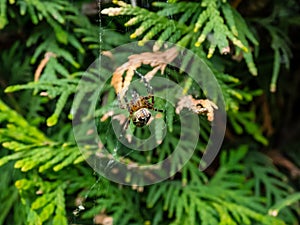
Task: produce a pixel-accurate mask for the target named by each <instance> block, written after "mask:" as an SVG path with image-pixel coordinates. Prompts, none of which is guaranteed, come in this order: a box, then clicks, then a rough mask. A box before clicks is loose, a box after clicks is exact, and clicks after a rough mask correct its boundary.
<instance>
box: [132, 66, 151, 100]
mask: <svg viewBox="0 0 300 225" xmlns="http://www.w3.org/2000/svg"><path fill="white" fill-rule="evenodd" d="M134 72H135V73H136V74H137V75H139V76H140V77H141V79H142V81H143V82H144V84H145V86H146V88H147V91H148V93H150V95H152V96H153V88H152V87H151V85H150V84H149V82H148V81H147V80H146V78H145V76H143V75H142V74H141V73H139V72H138V71H136V70H135V71H134Z"/></svg>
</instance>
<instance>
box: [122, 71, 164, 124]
mask: <svg viewBox="0 0 300 225" xmlns="http://www.w3.org/2000/svg"><path fill="white" fill-rule="evenodd" d="M135 72H136V73H137V74H138V75H139V76H140V77H141V78H142V80H143V82H144V84H145V86H146V88H147V90H148V92H149V94H148V96H139V95H138V94H137V93H136V92H134V93H133V95H132V100H131V101H130V102H129V103H128V100H127V98H126V96H125V95H124V100H125V103H126V104H125V105H122V104H121V99H120V96H119V95H118V100H119V106H120V108H122V109H125V108H127V110H128V112H129V117H128V119H127V121H126V123H125V126H124V129H127V128H128V124H129V122H130V120H132V122H133V124H134V125H135V126H137V127H143V126H145V125H147V123H148V121H149V120H150V118H151V112H150V110H154V111H158V112H163V111H162V110H159V109H155V108H154V96H153V93H152V87H151V86H150V84H149V83H148V82H147V81H146V79H145V78H144V76H142V75H141V74H140V73H138V72H137V71H135ZM150 100H151V102H150Z"/></svg>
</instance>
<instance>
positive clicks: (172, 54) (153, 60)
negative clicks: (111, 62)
mask: <svg viewBox="0 0 300 225" xmlns="http://www.w3.org/2000/svg"><path fill="white" fill-rule="evenodd" d="M177 55H178V51H177V49H176V48H175V47H173V48H170V49H167V50H166V51H157V52H143V53H141V54H134V55H131V56H129V57H128V61H127V62H126V63H124V64H123V65H121V66H119V67H118V68H116V70H115V71H114V73H113V77H112V80H111V85H112V86H113V87H114V89H115V92H116V93H117V94H122V93H125V92H126V90H127V89H128V86H129V85H130V82H131V80H132V78H133V76H134V71H135V70H136V69H137V68H139V67H141V66H142V65H143V64H144V65H150V66H151V67H152V68H153V69H152V70H151V71H149V72H148V73H147V74H146V75H145V78H146V80H147V81H150V80H151V79H152V77H153V76H154V75H155V74H156V73H157V72H158V71H159V70H160V71H161V73H162V74H163V73H164V70H165V68H166V66H167V65H168V64H169V63H170V62H172V61H173V60H174V59H175V58H176V57H177ZM124 73H125V74H126V75H125V78H124V80H123V74H124ZM122 97H123V96H120V98H122Z"/></svg>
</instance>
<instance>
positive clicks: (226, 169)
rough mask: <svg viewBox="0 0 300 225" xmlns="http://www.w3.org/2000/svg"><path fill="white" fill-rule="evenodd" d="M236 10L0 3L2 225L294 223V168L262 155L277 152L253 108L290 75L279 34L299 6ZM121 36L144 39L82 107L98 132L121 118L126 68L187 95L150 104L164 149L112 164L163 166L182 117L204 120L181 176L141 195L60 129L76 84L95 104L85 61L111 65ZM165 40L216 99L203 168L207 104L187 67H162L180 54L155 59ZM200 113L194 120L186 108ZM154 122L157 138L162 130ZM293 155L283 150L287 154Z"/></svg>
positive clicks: (211, 5)
mask: <svg viewBox="0 0 300 225" xmlns="http://www.w3.org/2000/svg"><path fill="white" fill-rule="evenodd" d="M244 2H249V1H246V0H244V1H227V0H201V1H177V0H172V1H166V2H147V4H146V3H145V2H143V1H138V2H136V1H135V0H132V1H131V2H123V1H115V0H114V1H113V2H105V1H98V4H95V2H93V1H88V0H85V1H66V0H52V1H45V0H9V1H7V0H0V31H1V33H0V58H1V60H0V75H1V77H0V85H1V90H4V91H1V92H0V144H1V145H0V170H1V173H0V180H1V182H0V192H1V195H0V201H1V204H0V209H1V213H0V225H1V224H16V225H21V224H29V225H42V224H45V225H47V224H54V225H66V224H107V225H108V224H117V225H122V224H123V225H128V224H132V225H133V224H136V225H142V224H145V225H146V224H147V225H148V224H149V225H150V224H151V225H164V224H166V225H167V224H172V225H196V224H197V225H198V224H199V225H200V224H201V225H240V224H243V225H247V224H249V225H250V224H263V225H270V224H274V225H285V224H286V225H290V224H299V221H298V217H299V207H300V205H299V199H300V194H299V191H300V189H299V187H297V182H295V180H297V179H299V177H300V169H299V167H300V162H299V160H298V161H297V159H295V160H290V161H288V160H286V159H285V160H286V161H288V162H286V161H284V162H285V164H281V167H280V166H279V167H277V165H276V164H274V163H273V162H274V161H272V159H273V160H274V157H273V158H272V155H267V154H265V151H266V150H267V149H271V148H272V147H271V146H274V145H275V144H276V142H274V140H273V139H272V136H271V134H274V132H276V131H274V130H272V129H273V127H272V122H271V120H272V119H273V118H272V116H274V114H272V113H271V112H270V109H269V111H268V107H267V105H268V104H271V103H269V102H268V101H267V100H265V101H264V106H263V107H262V108H263V110H264V111H263V112H265V113H269V114H264V115H263V118H262V117H261V116H260V115H258V113H257V112H261V111H260V105H259V104H260V103H259V100H257V99H266V95H269V94H270V92H276V91H277V89H278V88H277V83H278V84H279V85H280V79H278V78H279V77H280V76H279V75H280V74H281V72H282V71H283V70H284V69H285V71H288V69H291V68H292V66H291V62H292V61H291V60H292V58H291V57H292V53H293V49H292V47H291V44H290V43H291V41H290V39H289V31H290V28H291V27H292V26H298V28H299V26H300V23H299V21H300V20H299V11H300V5H299V2H297V1H295V0H288V1H287V4H284V5H282V3H280V1H275V0H274V1H261V2H262V3H261V4H257V1H252V3H250V5H251V4H252V5H251V7H250V6H248V7H249V10H250V8H251V9H252V10H253V8H254V11H255V10H256V9H257V11H259V10H262V12H264V13H266V14H263V15H261V14H260V13H257V14H255V13H254V14H253V15H251V16H249V17H247V16H246V15H247V13H243V12H244V11H243V9H245V5H244V6H243V3H244ZM250 2H251V1H250ZM150 3H151V4H150ZM136 4H137V6H136ZM256 4H257V5H256ZM263 4H265V8H263V9H260V7H261V5H263ZM246 6H247V4H246ZM243 7H244V8H243ZM255 7H257V8H255ZM267 7H269V9H270V10H266V8H267ZM83 9H85V10H83ZM86 10H90V13H87V12H86ZM270 11H271V12H270ZM82 12H85V14H83V13H82ZM97 21H98V22H97ZM99 21H100V22H99ZM283 28H284V29H283ZM298 35H299V34H298ZM132 40H137V41H138V45H139V46H143V45H145V44H146V43H147V42H148V41H150V40H153V41H154V42H155V44H154V47H153V49H152V50H153V51H152V52H143V53H141V54H132V55H131V56H130V57H129V58H128V61H127V62H124V64H123V65H119V67H117V68H116V70H114V71H113V74H111V75H112V79H111V80H110V82H109V83H108V84H107V85H106V86H105V88H104V91H103V93H102V95H103V96H102V97H103V99H105V100H101V101H100V102H99V106H98V107H97V108H96V110H95V109H92V108H89V109H88V111H89V112H90V114H89V116H91V117H96V120H97V123H99V124H101V126H99V127H100V128H99V129H101V127H102V129H103V127H104V128H108V127H109V126H110V125H111V121H112V120H117V121H118V122H119V123H120V124H123V123H124V121H125V120H126V118H127V117H125V116H123V115H121V114H118V113H119V111H120V109H119V108H118V107H116V105H117V104H118V93H119V92H120V91H121V90H122V89H123V88H128V87H129V85H130V84H131V83H132V82H133V81H134V80H135V73H134V71H135V70H139V71H143V72H144V73H143V74H145V79H147V80H148V81H149V80H151V79H152V78H153V77H154V76H159V75H157V74H160V75H161V76H164V77H167V78H168V79H170V80H172V81H174V82H176V83H178V84H179V85H180V86H181V87H183V92H184V93H185V94H187V95H186V96H187V97H186V98H181V99H179V100H178V104H177V105H176V106H172V105H171V104H169V103H168V102H166V101H164V100H157V102H156V103H155V104H157V105H158V107H159V108H160V109H163V110H162V112H161V113H160V114H157V115H156V117H155V119H157V118H163V119H164V120H165V126H166V127H167V130H168V133H167V136H166V137H167V138H166V140H165V141H164V140H163V134H162V133H160V132H157V134H156V137H155V140H156V143H158V144H161V147H160V151H159V152H155V153H151V152H141V153H132V152H131V151H130V149H126V148H124V151H127V153H126V155H125V156H128V158H125V157H124V159H123V158H122V159H123V160H124V161H126V163H128V165H133V162H136V161H137V162H140V163H151V162H158V161H160V160H162V159H164V158H166V157H167V156H168V155H169V154H170V153H171V151H172V149H174V148H175V146H176V144H177V143H178V137H179V134H180V126H179V125H180V124H179V123H178V120H179V119H178V114H179V112H180V111H181V110H185V109H189V110H191V111H192V112H194V113H195V114H199V118H200V121H201V123H203V128H201V131H200V132H199V140H201V142H199V143H198V144H197V146H196V149H195V152H194V154H193V156H192V158H191V159H190V160H189V161H188V163H187V164H185V166H184V167H183V168H182V169H181V171H180V172H178V173H176V174H175V175H174V176H172V177H171V178H170V179H168V180H166V181H163V182H160V183H157V184H154V185H150V186H145V187H140V186H134V185H133V186H124V185H119V184H116V183H114V182H112V181H110V180H108V179H106V178H104V177H101V176H100V175H98V174H97V173H95V172H94V171H93V169H92V168H91V167H90V166H89V165H88V164H87V163H86V161H85V160H84V157H83V156H82V152H81V151H80V150H79V148H78V146H77V143H76V140H75V138H74V135H73V129H72V120H73V119H74V117H75V116H76V113H77V112H78V111H80V102H79V101H78V102H76V100H75V101H73V100H74V99H73V97H74V95H75V94H76V92H77V90H78V85H79V83H80V80H81V78H82V77H83V76H85V78H86V80H85V82H86V83H87V84H88V88H87V89H88V90H83V93H84V94H83V95H82V96H79V99H80V98H84V97H85V96H89V98H90V99H91V98H96V99H97V96H93V93H97V89H98V86H97V82H98V81H97V77H95V76H94V75H93V73H92V71H88V72H87V71H86V70H87V67H88V66H89V65H90V63H91V62H92V61H93V60H94V59H95V58H97V57H99V55H101V56H102V57H111V58H113V57H114V56H113V55H110V53H111V52H110V50H111V49H113V48H115V47H117V46H120V45H122V44H126V43H130V42H131V41H132ZM166 42H169V43H174V44H176V45H178V46H180V47H183V48H187V49H188V50H190V51H192V52H193V53H194V54H195V55H197V56H198V57H200V58H201V59H202V60H203V62H205V63H206V64H207V66H208V67H209V68H210V70H211V71H212V73H213V75H214V77H215V78H216V80H217V82H218V85H219V86H220V89H221V90H222V94H223V96H224V101H225V109H226V112H227V116H228V125H227V133H226V137H225V140H224V144H223V146H222V148H221V151H220V154H219V155H218V157H217V158H216V160H215V162H214V163H213V165H211V167H209V169H208V170H206V171H201V170H199V168H198V166H199V162H200V160H201V156H202V155H203V151H204V149H205V145H204V144H203V143H207V141H208V138H209V131H210V124H211V121H213V120H214V111H215V110H218V106H217V105H216V104H215V103H214V102H213V101H210V100H208V99H206V97H205V90H203V91H201V90H198V89H197V88H195V87H194V83H193V80H192V79H190V78H189V77H188V76H187V75H186V74H185V73H183V72H182V71H180V70H179V69H174V68H171V67H169V66H168V64H169V63H170V62H172V60H174V58H175V57H176V56H177V54H178V52H176V49H169V50H168V51H167V52H165V50H164V44H165V43H166ZM298 44H299V42H298ZM261 49H264V50H266V51H268V57H266V54H264V52H262V51H261ZM187 62H188V59H187ZM282 65H284V67H282ZM183 66H184V65H183ZM89 72H90V73H89ZM105 72H106V71H105ZM266 87H267V88H266ZM175 92H176V90H170V93H172V94H173V93H174V95H175V94H176V93H175ZM184 108H185V109H184ZM204 109H205V110H207V112H206V114H205V116H203V115H202V114H201V113H198V112H200V111H201V110H203V111H204ZM93 110H94V111H93ZM201 112H202V111H201ZM117 114H118V115H117ZM197 116H198V115H197ZM275 118H276V115H275ZM84 119H86V120H89V119H90V117H86V118H84ZM155 119H154V120H155ZM154 126H155V129H156V130H162V127H163V124H161V123H160V122H155V125H154ZM128 129H130V130H131V132H132V134H136V135H138V136H140V137H141V138H146V137H147V136H148V135H149V133H147V132H144V133H143V132H141V130H139V129H137V128H136V127H134V125H133V124H130V125H129V128H128ZM268 131H269V132H268ZM107 134H108V131H105V132H101V130H100V132H99V136H100V138H101V139H102V140H104V141H103V144H105V145H106V146H107V148H108V149H111V151H112V152H113V149H115V148H116V143H117V139H116V137H113V136H107ZM84 135H87V133H85V134H84ZM84 135H83V136H84ZM126 138H127V140H128V141H130V140H131V138H132V137H131V136H130V135H129V136H126ZM274 143H275V144H274ZM86 147H87V148H90V147H92V146H88V145H87V146H86ZM297 153H299V152H297V150H293V149H291V150H290V153H289V154H290V155H291V156H292V155H297ZM282 165H287V166H285V167H284V166H282ZM289 168H292V169H291V170H292V171H293V173H292V176H291V175H290V174H289V172H287V170H289ZM295 178H296V179H295ZM127 179H128V180H130V179H132V180H134V178H132V177H128V178H127ZM298 185H299V183H298Z"/></svg>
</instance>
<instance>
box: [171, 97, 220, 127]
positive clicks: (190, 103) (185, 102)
mask: <svg viewBox="0 0 300 225" xmlns="http://www.w3.org/2000/svg"><path fill="white" fill-rule="evenodd" d="M183 108H187V109H189V110H191V111H192V112H194V113H197V114H204V115H206V116H207V120H208V121H213V120H214V110H215V109H218V106H217V105H216V104H215V103H213V102H212V101H210V100H208V99H194V98H193V97H192V96H191V95H186V96H183V97H182V98H181V99H180V100H179V101H178V104H177V107H176V113H177V114H179V113H180V111H181V110H182V109H183Z"/></svg>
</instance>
